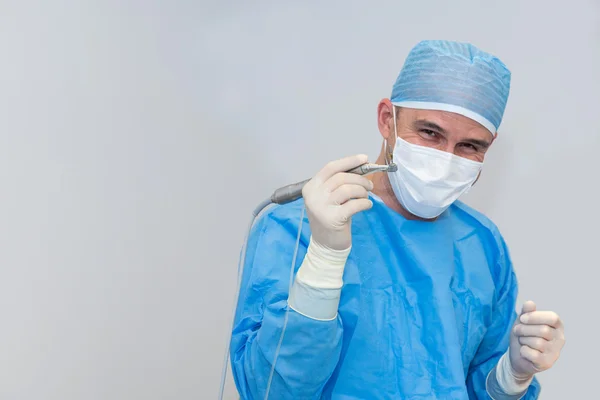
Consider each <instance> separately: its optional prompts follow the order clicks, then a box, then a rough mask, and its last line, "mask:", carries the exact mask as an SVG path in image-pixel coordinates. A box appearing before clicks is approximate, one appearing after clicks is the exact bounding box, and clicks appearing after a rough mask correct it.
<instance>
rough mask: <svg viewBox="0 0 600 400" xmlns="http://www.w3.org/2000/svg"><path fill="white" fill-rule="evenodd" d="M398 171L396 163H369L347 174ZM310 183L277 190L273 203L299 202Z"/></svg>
mask: <svg viewBox="0 0 600 400" xmlns="http://www.w3.org/2000/svg"><path fill="white" fill-rule="evenodd" d="M397 169H398V167H397V165H396V164H394V163H391V164H389V165H379V164H370V163H367V164H363V165H359V166H358V167H356V168H353V169H351V170H349V171H346V172H348V173H350V174H357V175H370V174H373V173H375V172H395V171H396V170H397ZM308 181H310V179H306V180H303V181H302V182H297V183H292V184H290V185H287V186H284V187H281V188H279V189H277V190H276V191H275V192H273V194H272V195H271V202H273V203H275V204H286V203H290V202H292V201H295V200H298V199H299V198H300V197H302V188H304V185H306V184H307V183H308Z"/></svg>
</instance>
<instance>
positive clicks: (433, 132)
mask: <svg viewBox="0 0 600 400" xmlns="http://www.w3.org/2000/svg"><path fill="white" fill-rule="evenodd" d="M421 132H423V133H424V134H425V135H426V136H429V137H432V138H434V137H436V136H437V132H435V131H432V130H430V129H421Z"/></svg>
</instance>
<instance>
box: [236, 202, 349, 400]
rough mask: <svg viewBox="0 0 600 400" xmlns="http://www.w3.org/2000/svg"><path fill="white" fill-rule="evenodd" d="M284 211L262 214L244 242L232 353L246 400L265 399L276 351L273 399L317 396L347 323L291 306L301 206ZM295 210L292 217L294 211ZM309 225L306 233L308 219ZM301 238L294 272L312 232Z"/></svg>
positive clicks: (319, 295)
mask: <svg viewBox="0 0 600 400" xmlns="http://www.w3.org/2000/svg"><path fill="white" fill-rule="evenodd" d="M286 206H287V205H286ZM281 210H282V209H281V207H277V206H276V207H275V211H269V212H267V213H266V214H265V215H263V216H262V217H261V218H260V219H259V221H258V222H257V223H256V224H255V225H254V227H253V229H252V231H251V233H250V235H249V239H248V244H247V252H246V259H245V262H244V264H245V266H244V271H243V276H242V282H241V285H240V293H239V299H238V304H237V309H236V314H235V319H234V328H233V331H232V337H231V350H230V356H231V367H232V370H233V376H234V380H235V383H236V387H237V389H238V392H239V394H240V396H241V398H242V399H244V400H250V399H255V400H257V399H260V400H262V399H264V397H265V392H266V390H267V386H268V380H269V375H270V373H271V368H272V366H273V360H274V358H275V354H276V350H277V348H278V346H279V355H278V357H277V361H276V363H275V370H274V373H273V378H272V382H271V385H270V390H269V399H319V398H320V397H321V393H322V391H323V388H324V386H325V384H326V383H327V381H328V380H329V379H330V377H331V375H332V374H333V371H334V369H335V367H336V365H337V363H338V360H339V357H340V353H341V348H342V336H343V326H342V321H341V318H340V316H339V314H338V315H336V316H335V318H334V319H329V320H318V319H314V318H309V317H307V316H304V315H302V314H300V313H298V312H296V311H295V310H294V309H291V308H290V307H289V306H288V297H289V293H288V292H289V282H290V269H291V266H292V260H293V257H294V249H295V247H296V239H297V235H298V225H299V224H300V223H301V220H300V214H301V209H300V208H298V209H293V210H292V211H293V212H289V211H286V212H282V211H281ZM296 211H297V216H296V217H295V218H294V216H293V215H292V214H294V215H295V214H296ZM304 228H306V230H308V229H309V225H308V221H306V220H305V221H303V229H304ZM302 236H303V237H302V238H301V239H300V242H299V245H298V254H297V257H296V263H295V265H294V268H295V271H297V269H298V268H299V266H300V264H301V263H302V260H303V258H304V256H305V254H306V251H307V246H308V245H307V242H308V240H307V239H306V237H307V236H309V234H303V235H302ZM295 289H297V290H295V293H296V294H297V295H298V296H308V297H307V298H305V299H304V300H305V303H307V304H308V303H310V304H311V305H312V306H317V307H318V304H319V301H321V300H322V301H323V302H324V304H325V305H327V304H331V297H332V293H331V292H329V293H323V291H319V290H315V291H312V292H311V288H307V287H303V288H295ZM300 289H301V290H300ZM293 290H294V289H293ZM300 292H301V293H300ZM334 296H335V293H334ZM300 301H302V299H300ZM284 327H285V334H284V337H283V340H282V341H281V343H280V338H281V332H282V330H283V329H284Z"/></svg>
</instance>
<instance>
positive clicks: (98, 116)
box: [0, 0, 600, 400]
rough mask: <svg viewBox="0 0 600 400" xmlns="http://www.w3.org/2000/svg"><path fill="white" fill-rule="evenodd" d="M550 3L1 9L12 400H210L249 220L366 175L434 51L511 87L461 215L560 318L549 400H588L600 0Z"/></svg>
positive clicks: (0, 175) (0, 110) (3, 231)
mask: <svg viewBox="0 0 600 400" xmlns="http://www.w3.org/2000/svg"><path fill="white" fill-rule="evenodd" d="M557 3H561V5H560V6H552V5H550V4H549V2H547V1H516V0H513V1H502V2H493V3H492V2H479V1H469V2H466V1H460V2H446V1H435V2H398V1H395V2H389V1H388V2H383V1H382V2H370V5H367V2H360V1H343V2H342V1H329V2H316V1H305V2H292V1H276V2H275V1H273V2H264V1H263V2H260V1H254V2H244V1H237V2H233V1H221V2H214V4H203V3H202V2H198V1H170V2H159V1H126V2H117V1H114V2H106V1H104V2H100V1H94V2H92V1H87V2H81V1H80V2H71V3H67V2H61V1H53V2H51V1H48V2H41V3H40V4H37V5H35V6H34V5H31V4H30V3H27V2H14V3H9V2H5V1H2V2H0V163H1V164H0V184H1V187H2V195H1V196H0V249H1V250H0V317H1V323H0V359H1V361H0V398H1V399H11V400H12V399H32V400H33V399H48V400H54V399H57V400H58V399H61V400H71V399H86V400H87V399H128V400H129V399H210V398H215V396H216V394H217V390H218V381H219V376H220V371H221V363H222V353H223V349H224V345H225V341H226V339H227V338H228V333H227V329H228V325H229V319H230V316H231V307H232V303H233V291H234V285H235V276H236V272H235V271H236V263H237V260H238V254H239V253H238V252H239V249H240V247H241V245H242V238H243V234H244V230H245V226H246V224H247V221H248V218H249V216H250V212H251V210H252V209H253V208H254V206H255V205H256V204H257V203H258V202H259V201H260V200H262V199H263V198H265V197H267V196H268V195H269V194H270V193H271V191H272V190H273V189H275V188H276V187H278V186H281V185H283V184H286V183H289V182H291V181H296V180H299V179H302V178H305V177H309V176H310V175H312V174H313V173H314V172H316V171H317V170H318V169H319V168H320V167H321V166H322V165H323V164H324V163H326V162H327V161H329V160H331V159H334V158H338V157H342V156H345V155H350V154H354V153H359V152H366V153H368V154H369V155H370V156H371V157H372V158H373V159H374V158H375V157H376V155H377V153H378V151H379V148H380V144H381V141H380V136H379V133H378V131H377V126H376V105H377V102H378V101H379V100H380V99H381V98H383V97H386V96H389V93H390V90H391V85H392V83H393V81H394V79H395V78H396V75H397V73H398V71H399V69H400V67H401V65H402V63H403V60H404V57H405V56H406V54H407V52H408V51H409V49H410V48H411V47H412V46H413V45H414V44H416V43H417V42H418V41H419V40H421V39H437V38H443V39H454V40H464V41H471V42H472V43H474V44H476V45H477V46H480V47H482V48H484V49H486V50H488V51H491V52H493V53H495V54H497V55H499V56H500V57H501V58H502V59H503V60H504V61H505V62H506V63H507V64H508V66H509V67H510V68H511V69H512V71H513V89H512V93H511V97H510V101H509V104H508V108H507V113H506V118H505V120H504V123H503V125H502V128H501V132H500V137H499V140H498V141H497V142H496V143H495V144H494V146H493V148H492V149H491V152H490V154H489V156H488V158H487V159H486V160H487V166H486V167H485V173H484V176H483V179H482V180H481V181H480V182H479V183H478V184H477V186H476V188H475V189H474V190H473V191H472V193H471V194H469V197H468V198H466V200H467V201H468V203H470V204H471V205H473V206H475V207H476V208H478V209H480V210H482V211H484V212H485V213H486V214H487V215H489V216H490V217H491V218H492V219H493V220H494V221H495V222H496V223H497V224H498V225H499V227H500V228H501V230H502V232H503V233H504V235H505V237H506V240H507V241H508V243H509V246H510V249H511V252H512V256H513V259H514V262H515V268H516V270H517V274H518V277H519V281H520V288H521V291H520V301H524V300H526V299H532V300H534V301H536V302H537V303H538V305H539V307H540V308H541V309H550V310H555V311H557V312H558V313H559V314H560V315H561V316H562V318H563V320H564V322H565V324H566V333H567V345H566V347H565V349H564V351H563V355H562V356H561V358H560V360H559V362H558V364H557V365H556V366H555V367H554V368H553V369H552V370H550V371H547V372H544V373H543V374H541V375H540V380H541V381H542V384H543V386H544V389H543V394H542V398H544V399H564V398H572V397H573V396H572V395H573V392H575V393H579V394H582V393H587V394H588V395H587V396H586V398H591V397H594V396H593V395H590V394H589V392H588V391H591V390H597V387H598V385H597V379H598V378H597V377H598V372H597V360H598V357H600V354H599V353H598V346H597V332H598V328H599V324H598V317H597V306H598V300H597V298H596V294H597V293H598V283H597V279H598V273H597V268H598V266H599V263H598V248H599V244H598V233H597V232H598V231H597V229H598V224H599V223H600V219H599V212H598V208H597V207H598V202H599V200H600V199H599V196H598V188H597V185H598V181H599V180H598V176H597V171H598V161H597V152H598V147H599V145H600V134H599V133H600V132H599V128H598V106H600V102H599V100H598V93H599V92H600V79H598V71H600V3H599V2H598V1H596V0H587V1H583V0H578V1H575V0H572V1H569V2H557ZM594 379H596V382H594ZM228 393H229V396H228V398H233V395H232V391H231V387H230V388H229V392H228Z"/></svg>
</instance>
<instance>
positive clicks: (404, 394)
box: [231, 196, 540, 400]
mask: <svg viewBox="0 0 600 400" xmlns="http://www.w3.org/2000/svg"><path fill="white" fill-rule="evenodd" d="M371 199H372V200H373V202H374V205H373V208H372V209H370V210H367V211H364V212H361V213H359V214H357V215H355V216H354V217H353V219H352V243H353V245H352V250H351V252H350V255H349V258H348V262H347V264H346V268H345V272H344V286H343V288H342V290H341V298H340V303H339V308H338V315H337V317H336V318H335V319H333V320H330V321H319V320H315V319H311V318H308V317H306V316H304V315H301V314H299V313H297V312H295V311H294V310H292V309H289V310H288V304H287V299H288V287H289V283H290V282H289V279H290V267H291V263H292V258H293V256H294V254H293V253H294V248H295V245H296V237H297V232H298V227H299V224H300V223H301V222H302V232H301V238H300V245H299V250H298V257H297V260H296V265H295V270H296V271H297V269H298V268H299V267H300V265H301V263H302V260H303V258H304V255H305V254H306V248H307V246H308V243H309V239H310V226H309V223H308V220H307V219H306V218H305V219H304V220H303V221H300V217H301V215H302V208H303V207H304V203H303V200H302V199H300V200H297V201H295V202H293V203H289V204H286V205H283V206H274V207H272V208H270V209H269V210H267V211H266V212H265V213H264V214H263V215H262V216H261V217H260V219H259V220H258V221H257V223H256V224H255V225H254V227H253V229H252V232H251V234H250V237H249V241H248V248H247V255H246V262H245V270H244V274H243V277H242V283H241V289H240V297H239V302H238V305H237V311H236V315H235V323H234V329H233V333H232V341H231V365H232V369H233V375H234V379H235V382H236V385H237V388H238V391H239V393H240V396H241V398H242V399H247V400H249V399H254V400H258V399H261V400H262V399H263V398H264V395H265V390H266V386H267V381H268V378H269V373H270V371H271V366H272V362H273V359H274V355H275V350H276V348H277V344H278V343H279V339H280V334H281V331H282V328H283V325H284V320H285V314H286V310H288V312H289V314H288V320H287V326H286V330H285V337H284V339H283V342H282V345H281V349H280V353H279V356H278V359H277V362H276V365H275V373H274V376H273V381H272V386H271V390H270V395H269V399H273V400H274V399H277V400H281V399H339V400H350V399H363V400H364V399H370V400H376V399H489V398H490V397H489V395H488V394H487V393H486V378H487V376H488V374H489V372H490V371H492V369H493V368H494V367H495V365H496V364H497V362H498V360H499V359H500V357H501V356H502V354H503V353H504V352H505V351H506V350H507V349H508V344H509V334H510V330H511V327H512V324H513V322H514V320H515V318H516V312H515V302H516V296H517V281H516V277H515V274H514V272H513V267H512V264H511V260H510V256H509V253H508V249H507V247H506V245H505V242H504V240H503V238H502V236H501V235H500V233H499V231H498V229H497V228H496V226H495V225H494V224H493V223H492V222H490V221H489V220H488V219H487V218H486V217H484V216H483V215H481V214H479V213H478V212H476V211H475V210H473V209H471V208H469V207H468V206H466V205H464V204H463V203H461V202H456V203H454V204H453V205H452V206H451V207H450V208H449V209H448V210H446V211H445V212H444V213H443V214H442V215H441V216H440V218H439V219H438V220H437V221H435V222H421V221H411V220H407V219H405V218H404V217H402V216H401V215H400V214H398V213H396V212H395V211H393V210H391V209H390V208H388V207H387V206H386V205H385V204H384V203H383V202H382V201H381V200H380V199H379V198H378V197H376V196H371ZM539 393H540V385H539V383H538V381H537V379H535V378H534V381H533V383H532V384H531V385H530V387H529V389H528V391H527V393H526V394H525V396H524V397H523V399H525V400H531V399H537V398H538V395H539Z"/></svg>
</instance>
